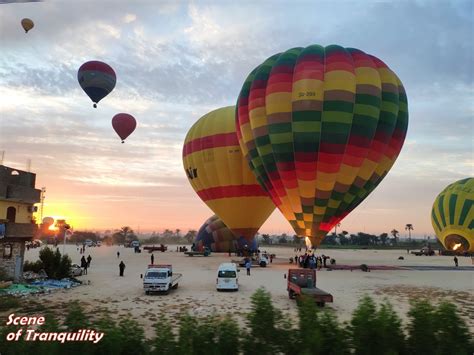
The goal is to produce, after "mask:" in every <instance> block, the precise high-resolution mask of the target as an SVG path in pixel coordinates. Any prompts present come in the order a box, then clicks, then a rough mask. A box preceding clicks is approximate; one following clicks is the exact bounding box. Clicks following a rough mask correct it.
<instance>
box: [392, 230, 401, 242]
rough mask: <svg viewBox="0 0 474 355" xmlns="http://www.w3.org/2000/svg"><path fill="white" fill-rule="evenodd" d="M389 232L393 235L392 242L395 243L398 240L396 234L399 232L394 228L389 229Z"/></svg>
mask: <svg viewBox="0 0 474 355" xmlns="http://www.w3.org/2000/svg"><path fill="white" fill-rule="evenodd" d="M390 234H391V235H392V236H393V244H397V242H398V235H399V234H400V232H399V231H397V230H396V229H395V228H394V229H392V230H391V232H390Z"/></svg>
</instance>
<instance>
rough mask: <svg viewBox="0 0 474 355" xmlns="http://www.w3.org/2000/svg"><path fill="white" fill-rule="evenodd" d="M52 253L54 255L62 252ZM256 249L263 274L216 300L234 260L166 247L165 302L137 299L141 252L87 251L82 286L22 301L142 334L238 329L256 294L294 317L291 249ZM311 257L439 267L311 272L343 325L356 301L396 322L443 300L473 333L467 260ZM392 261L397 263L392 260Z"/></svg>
mask: <svg viewBox="0 0 474 355" xmlns="http://www.w3.org/2000/svg"><path fill="white" fill-rule="evenodd" d="M59 248H60V251H61V252H62V249H63V246H62V245H61V246H59ZM261 250H266V251H267V252H269V253H274V254H276V259H274V260H273V263H272V264H271V265H270V266H269V267H267V268H260V267H254V268H253V269H252V270H251V276H247V275H246V272H245V269H244V270H242V271H241V272H240V273H239V284H240V289H239V291H238V292H232V293H229V292H224V293H221V292H217V291H216V289H215V282H216V275H217V267H218V266H219V264H220V263H222V262H228V261H230V260H231V259H236V257H235V256H232V257H229V256H228V255H227V253H213V254H212V255H211V256H209V257H200V256H199V257H189V256H186V255H184V254H183V253H178V252H176V246H175V245H169V246H168V251H166V252H164V253H161V252H154V257H155V264H172V265H173V271H174V272H177V273H182V274H183V277H182V279H181V281H180V283H179V288H178V289H177V290H173V291H171V293H170V294H168V295H145V293H144V291H143V288H142V280H141V279H140V274H144V272H145V270H146V267H147V265H148V264H149V262H150V254H149V253H148V252H147V251H145V250H142V253H139V254H136V253H134V251H133V249H132V248H124V247H117V246H111V247H107V246H102V247H91V248H87V249H86V252H85V254H84V255H85V256H86V257H87V256H88V255H89V254H90V255H91V257H92V262H91V267H90V269H89V272H88V275H84V276H81V277H79V279H81V280H82V281H86V282H85V285H82V286H79V287H75V288H72V289H69V290H59V291H55V292H52V293H50V294H40V295H32V296H29V297H33V298H35V299H36V300H37V301H39V302H41V303H43V304H45V305H48V306H49V307H54V306H55V305H57V307H61V305H62V304H64V303H65V302H67V301H70V300H78V301H79V302H80V303H81V304H82V305H84V307H85V308H86V309H88V310H91V311H94V310H95V309H104V308H105V309H107V310H108V311H109V312H110V313H111V314H113V315H115V316H119V315H126V314H131V315H133V316H134V318H135V319H136V320H137V321H139V322H140V323H142V324H143V325H144V326H145V329H146V332H147V334H148V335H150V334H151V333H152V332H153V328H152V324H153V323H154V322H155V321H156V320H157V318H158V316H159V315H160V314H165V315H167V316H168V317H169V318H171V319H172V320H173V322H174V323H175V324H176V323H177V318H178V316H179V315H180V314H182V313H183V312H189V313H191V314H193V315H196V316H201V315H202V316H204V315H209V314H213V313H214V314H217V315H223V314H231V315H233V316H234V317H235V318H236V319H237V320H239V321H241V322H243V321H244V319H243V317H242V316H243V315H244V314H245V312H247V311H248V310H249V308H250V296H251V295H252V294H253V293H254V292H255V290H257V289H258V288H259V287H264V288H265V289H266V290H267V291H269V292H270V293H271V295H272V298H273V301H274V305H275V306H276V307H277V308H279V309H280V310H281V311H282V312H283V313H284V314H286V316H287V317H290V318H295V315H296V312H297V306H296V303H295V301H294V300H290V299H289V298H288V294H287V291H286V279H285V278H284V274H285V273H286V272H287V271H288V269H289V268H294V267H295V266H294V265H290V264H289V263H288V259H289V258H290V257H291V256H295V252H294V249H293V247H262V248H261ZM117 251H120V258H117V255H116V253H117ZM66 252H67V253H68V254H69V256H70V257H71V259H72V261H73V263H80V258H81V255H80V253H79V251H78V250H77V248H76V246H73V245H67V246H66ZM38 253H39V249H32V250H29V251H27V252H26V256H25V258H26V260H30V261H34V260H37V258H38ZM319 253H321V254H325V255H329V256H330V257H332V258H334V259H336V261H337V264H352V265H360V264H362V263H365V264H368V265H369V266H370V265H394V266H432V267H443V269H442V270H439V269H436V268H432V269H430V270H382V271H377V270H373V271H371V272H362V271H360V270H354V271H349V270H334V271H327V270H324V269H322V270H321V271H317V286H318V287H319V288H321V289H323V290H325V291H327V292H330V293H332V294H333V296H334V303H332V304H328V305H327V307H328V308H331V309H333V310H334V311H335V313H336V314H337V316H338V317H339V319H341V320H343V321H346V320H349V319H350V316H351V313H352V311H353V310H354V309H355V307H356V306H357V302H358V300H359V299H360V297H361V296H363V295H364V294H367V295H370V296H372V297H373V298H374V299H375V300H376V301H377V302H386V301H387V300H388V301H390V302H391V303H392V305H393V306H394V308H395V310H396V311H397V312H398V313H399V315H400V316H401V317H402V319H403V320H404V321H406V312H407V310H408V307H409V302H410V301H411V300H414V299H418V298H420V297H427V298H428V299H430V300H431V301H433V302H435V303H436V302H439V301H440V300H444V299H447V300H451V301H452V302H454V303H455V304H456V305H457V306H458V308H459V310H460V311H461V313H462V315H463V317H464V318H465V319H466V321H467V322H468V325H469V327H470V328H471V330H472V329H474V297H473V289H474V265H472V262H471V258H465V257H459V265H460V266H461V268H459V269H456V268H455V267H454V263H453V257H450V256H438V255H436V256H431V257H428V256H415V255H408V254H407V252H406V250H328V249H320V250H318V252H317V254H319ZM399 256H403V257H404V260H398V257H399ZM121 260H123V262H124V263H125V265H126V269H125V275H124V277H120V276H119V268H118V264H119V262H120V261H121ZM89 281H90V282H89ZM295 321H296V318H295Z"/></svg>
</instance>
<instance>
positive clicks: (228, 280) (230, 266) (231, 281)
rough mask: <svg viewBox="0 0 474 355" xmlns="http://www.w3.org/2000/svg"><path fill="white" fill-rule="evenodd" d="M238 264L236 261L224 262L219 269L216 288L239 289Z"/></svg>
mask: <svg viewBox="0 0 474 355" xmlns="http://www.w3.org/2000/svg"><path fill="white" fill-rule="evenodd" d="M237 272H238V269H237V265H236V264H234V263H223V264H221V265H220V266H219V268H218V269H217V279H216V288H217V291H221V290H234V291H238V290H239V278H238V277H237Z"/></svg>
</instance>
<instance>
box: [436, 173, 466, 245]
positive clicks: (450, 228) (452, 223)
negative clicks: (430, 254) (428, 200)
mask: <svg viewBox="0 0 474 355" xmlns="http://www.w3.org/2000/svg"><path fill="white" fill-rule="evenodd" d="M473 205H474V178H467V179H463V180H459V181H456V182H455V183H453V184H451V185H448V186H447V187H446V188H445V189H444V190H443V191H442V192H441V193H440V194H439V195H438V197H436V200H435V201H434V203H433V208H432V210H431V224H432V225H433V228H434V230H435V233H436V236H437V237H438V239H439V241H440V242H441V244H443V245H444V247H445V248H446V249H447V250H454V251H459V252H466V251H467V252H471V253H472V252H474V208H473Z"/></svg>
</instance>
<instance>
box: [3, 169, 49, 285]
mask: <svg viewBox="0 0 474 355" xmlns="http://www.w3.org/2000/svg"><path fill="white" fill-rule="evenodd" d="M35 180H36V174H33V173H29V172H26V171H21V170H18V169H14V168H9V167H7V166H4V165H0V273H1V272H4V273H6V275H7V278H8V279H13V280H15V281H19V280H21V276H22V274H23V259H24V254H25V242H27V241H30V240H32V239H33V236H34V235H35V233H36V230H37V225H36V223H35V221H34V219H33V213H34V212H35V210H36V207H35V206H34V204H35V203H38V202H40V197H41V190H38V189H35Z"/></svg>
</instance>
